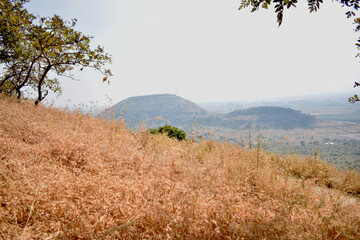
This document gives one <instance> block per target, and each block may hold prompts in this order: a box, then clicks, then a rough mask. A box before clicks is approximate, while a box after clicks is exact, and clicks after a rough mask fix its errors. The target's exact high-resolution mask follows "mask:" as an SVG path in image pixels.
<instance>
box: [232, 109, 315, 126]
mask: <svg viewBox="0 0 360 240" xmlns="http://www.w3.org/2000/svg"><path fill="white" fill-rule="evenodd" d="M225 119H228V120H230V121H234V122H237V123H239V122H253V123H255V124H256V125H260V126H262V127H268V128H284V129H289V128H307V127H311V126H312V125H313V124H314V123H315V121H316V118H315V116H313V115H310V114H305V113H302V112H300V111H297V110H294V109H291V108H284V107H272V106H271V107H270V106H265V107H253V108H249V109H245V110H237V111H233V112H231V113H228V114H226V115H225Z"/></svg>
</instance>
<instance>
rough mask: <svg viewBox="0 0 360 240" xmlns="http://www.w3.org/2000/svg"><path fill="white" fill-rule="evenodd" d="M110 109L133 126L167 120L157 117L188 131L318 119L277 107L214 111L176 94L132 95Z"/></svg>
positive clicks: (298, 123)
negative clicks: (197, 128)
mask: <svg viewBox="0 0 360 240" xmlns="http://www.w3.org/2000/svg"><path fill="white" fill-rule="evenodd" d="M110 109H113V111H112V112H111V114H114V116H115V118H118V117H120V116H121V117H123V118H124V119H125V120H126V122H127V124H128V125H129V127H131V128H134V127H136V126H139V124H140V122H141V121H146V120H150V121H148V123H150V124H149V127H156V126H160V125H162V124H164V121H151V120H154V119H156V118H157V117H159V119H167V120H168V121H165V122H166V123H170V124H172V125H175V126H177V127H181V128H184V129H186V130H188V131H189V130H190V129H191V126H192V125H193V124H194V123H196V122H199V123H201V125H203V126H218V127H221V126H226V127H230V128H231V127H233V128H245V127H247V126H248V125H249V124H255V125H260V126H262V127H266V128H295V127H304V128H307V127H311V126H312V125H313V124H314V123H315V121H316V120H315V117H314V116H311V115H309V114H304V113H301V112H300V111H297V110H294V109H290V108H284V107H274V106H264V107H253V108H249V109H246V110H235V111H233V112H230V113H227V114H220V113H213V112H210V111H208V110H205V109H204V108H202V107H200V106H199V105H197V104H196V103H194V102H192V101H190V100H187V99H184V98H182V97H180V96H177V95H175V94H154V95H144V96H133V97H130V98H127V99H125V100H123V101H120V102H118V103H117V104H115V105H113V106H112V107H111V108H110ZM121 113H122V114H121ZM105 115H106V114H105ZM244 116H250V117H252V118H246V117H244ZM107 117H109V114H107Z"/></svg>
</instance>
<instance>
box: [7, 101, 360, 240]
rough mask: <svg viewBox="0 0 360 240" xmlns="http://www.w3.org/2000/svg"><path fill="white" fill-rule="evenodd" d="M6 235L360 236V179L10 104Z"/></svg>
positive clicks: (323, 166) (300, 162) (309, 163)
mask: <svg viewBox="0 0 360 240" xmlns="http://www.w3.org/2000/svg"><path fill="white" fill-rule="evenodd" d="M0 158H1V160H0V185H1V188H0V231H1V232H0V236H1V238H3V239H45V238H46V239H124V238H125V239H126V238H127V239H136V238H161V239H162V238H181V239H194V238H199V239H209V238H212V239H224V238H229V239H237V238H244V239H264V238H267V239H274V238H282V239H359V238H360V229H359V226H360V204H359V198H358V197H356V196H351V195H349V194H348V192H349V193H350V192H351V193H357V194H359V193H360V176H359V174H358V173H357V172H354V171H349V170H348V171H342V172H340V171H337V170H336V169H335V168H334V167H333V166H332V165H329V164H327V163H325V162H323V161H320V160H315V159H313V158H310V157H308V158H301V157H298V156H295V155H291V156H290V155H289V156H286V157H279V156H278V155H273V154H267V153H265V152H258V151H257V149H254V150H247V149H243V148H239V147H237V146H234V145H230V144H228V143H220V144H218V143H215V142H212V141H202V142H200V143H195V142H192V141H184V142H177V141H176V140H171V139H168V138H167V137H165V136H150V135H148V134H147V133H144V132H143V133H136V134H134V133H131V132H129V131H128V130H127V129H126V128H125V127H124V125H123V124H122V123H121V122H118V123H116V122H107V121H105V120H100V119H95V118H92V117H88V116H83V115H80V114H70V113H66V112H62V111H58V110H56V109H46V108H44V107H42V106H40V107H38V108H35V107H34V106H33V104H31V103H29V104H28V103H22V104H17V103H16V102H13V101H11V100H8V99H4V98H0Z"/></svg>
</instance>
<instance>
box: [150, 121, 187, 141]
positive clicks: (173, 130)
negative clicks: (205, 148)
mask: <svg viewBox="0 0 360 240" xmlns="http://www.w3.org/2000/svg"><path fill="white" fill-rule="evenodd" d="M150 133H151V134H159V133H160V134H166V135H167V136H168V137H169V138H176V139H178V140H180V141H181V140H185V139H186V133H185V132H184V131H183V130H181V129H179V128H177V127H173V126H170V125H165V126H162V127H159V128H157V129H150Z"/></svg>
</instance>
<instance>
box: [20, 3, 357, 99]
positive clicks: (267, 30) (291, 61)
mask: <svg viewBox="0 0 360 240" xmlns="http://www.w3.org/2000/svg"><path fill="white" fill-rule="evenodd" d="M300 2H302V3H301V4H300V5H299V6H298V7H297V8H296V9H293V10H291V11H287V12H286V13H285V16H284V22H283V24H282V26H281V27H280V28H279V27H278V26H277V23H276V16H275V14H274V12H273V10H268V11H266V10H262V11H259V12H256V13H250V9H245V10H241V11H238V10H237V9H238V7H239V4H240V0H101V1H100V0H31V2H30V3H28V4H26V5H25V6H26V7H27V8H28V9H29V11H30V12H32V13H38V14H40V15H41V16H51V15H53V14H54V13H56V14H59V15H60V16H62V17H63V18H65V19H68V20H70V19H71V18H77V19H78V25H77V29H78V30H80V31H82V32H83V33H85V34H87V35H92V36H94V39H93V43H94V45H102V46H104V47H105V51H106V52H108V53H110V54H111V55H112V57H113V63H112V64H111V65H110V66H109V67H110V69H111V70H112V72H113V74H114V76H113V77H112V78H111V84H110V86H108V85H107V84H103V83H102V82H101V79H102V76H101V74H100V73H97V72H94V71H93V70H87V71H84V72H80V73H78V72H74V73H75V75H76V76H77V78H78V79H80V81H78V82H76V81H72V80H70V79H66V78H61V83H62V86H63V94H62V96H61V97H60V98H58V99H56V100H55V101H56V102H57V104H67V103H68V100H69V99H71V104H77V103H80V102H82V103H85V104H87V103H89V102H90V101H98V103H99V104H103V103H105V102H106V101H107V97H106V96H108V97H110V98H111V99H112V102H113V103H117V102H118V101H121V100H123V99H125V98H127V97H130V96H137V95H148V94H159V93H173V94H177V95H179V96H181V97H184V98H186V99H189V100H192V101H195V102H212V101H232V100H254V99H261V98H273V97H285V96H298V95H309V94H319V93H328V92H335V91H343V90H351V89H352V86H353V84H354V82H355V81H359V80H360V58H355V55H356V53H357V51H356V48H355V42H356V40H357V34H356V33H355V32H354V31H353V27H354V26H353V25H352V23H351V21H350V20H348V19H346V17H345V15H344V12H345V10H346V9H343V8H341V5H340V4H339V3H337V2H332V1H328V2H327V3H325V4H324V5H322V6H321V9H320V11H319V12H317V13H314V14H310V13H309V12H308V10H307V7H306V1H300Z"/></svg>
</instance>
